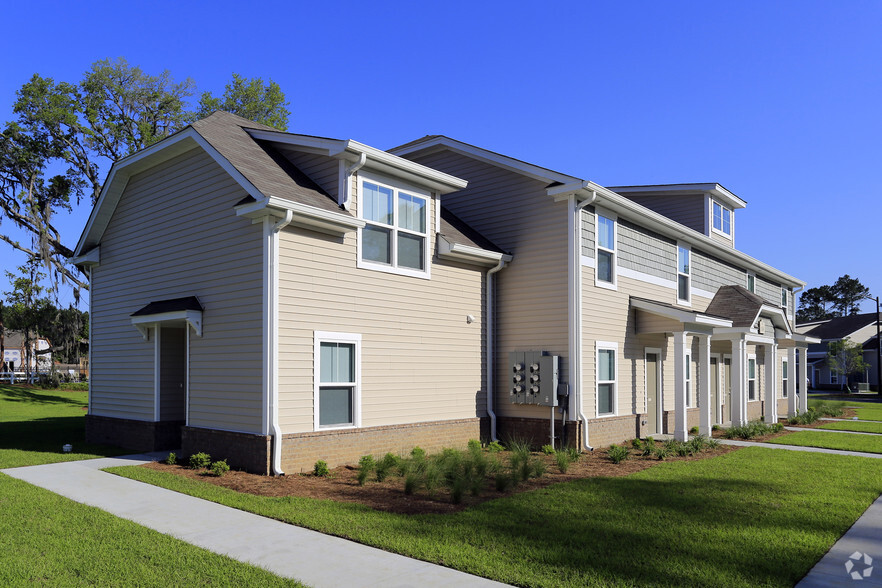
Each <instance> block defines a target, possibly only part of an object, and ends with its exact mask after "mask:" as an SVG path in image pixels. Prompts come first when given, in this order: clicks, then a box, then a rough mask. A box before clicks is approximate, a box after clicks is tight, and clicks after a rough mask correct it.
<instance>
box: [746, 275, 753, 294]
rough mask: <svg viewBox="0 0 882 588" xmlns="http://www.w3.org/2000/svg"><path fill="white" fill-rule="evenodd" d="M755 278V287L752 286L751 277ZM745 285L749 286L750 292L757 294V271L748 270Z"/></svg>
mask: <svg viewBox="0 0 882 588" xmlns="http://www.w3.org/2000/svg"><path fill="white" fill-rule="evenodd" d="M751 278H753V288H751V287H750V279H751ZM745 282H746V283H745V284H744V287H745V288H747V291H748V292H753V293H754V294H756V273H754V272H747V277H746V278H745Z"/></svg>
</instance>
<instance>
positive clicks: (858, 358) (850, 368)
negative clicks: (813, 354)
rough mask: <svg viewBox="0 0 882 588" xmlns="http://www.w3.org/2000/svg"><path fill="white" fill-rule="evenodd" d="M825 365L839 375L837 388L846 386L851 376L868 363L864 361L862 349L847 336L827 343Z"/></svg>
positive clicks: (867, 365)
mask: <svg viewBox="0 0 882 588" xmlns="http://www.w3.org/2000/svg"><path fill="white" fill-rule="evenodd" d="M827 365H828V366H830V371H831V372H833V373H834V374H836V375H838V376H840V378H839V389H840V390H841V389H842V387H843V386H848V380H849V378H850V377H851V376H853V375H856V374H861V373H863V372H864V371H865V370H866V369H867V368H868V367H869V364H867V362H865V361H864V349H863V347H862V346H861V344H860V343H854V342H852V341H851V339H849V338H848V337H845V338H844V339H840V340H838V341H830V343H828V344H827Z"/></svg>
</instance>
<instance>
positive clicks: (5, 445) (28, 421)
mask: <svg viewBox="0 0 882 588" xmlns="http://www.w3.org/2000/svg"><path fill="white" fill-rule="evenodd" d="M88 402H89V400H88V393H87V392H62V391H58V390H38V389H36V388H20V387H18V386H3V385H0V468H11V467H18V466H23V465H37V464H43V463H54V462H58V461H73V460H78V459H90V458H93V457H107V456H111V455H122V454H124V453H131V451H123V450H121V449H119V448H118V447H111V446H109V445H93V444H88V443H86V437H85V425H84V422H85V421H84V419H83V415H85V414H86V410H85V409H86V407H87V406H88ZM65 443H70V444H71V445H73V451H74V452H72V453H63V452H62V449H61V448H62V446H63V445H64V444H65Z"/></svg>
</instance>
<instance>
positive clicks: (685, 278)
mask: <svg viewBox="0 0 882 588" xmlns="http://www.w3.org/2000/svg"><path fill="white" fill-rule="evenodd" d="M690 254H691V251H690V250H689V247H685V246H683V245H678V246H677V302H680V303H685V304H689V301H690V300H691V298H690V289H691V288H690V286H691V284H690V276H691V275H692V271H691V267H690V265H689V256H690Z"/></svg>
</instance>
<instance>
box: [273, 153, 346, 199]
mask: <svg viewBox="0 0 882 588" xmlns="http://www.w3.org/2000/svg"><path fill="white" fill-rule="evenodd" d="M278 149H279V150H280V151H281V152H282V153H283V154H284V155H285V157H287V158H288V159H289V160H290V161H291V163H293V164H294V165H296V166H297V169H299V170H300V171H302V172H303V173H305V174H306V175H307V176H309V178H310V179H311V180H312V181H313V182H315V183H316V184H318V185H319V186H321V188H322V189H323V190H324V191H325V192H327V193H328V194H330V195H331V196H333V197H334V198H338V200H337V201H338V202H339V196H338V184H339V182H340V162H339V161H338V160H336V159H331V158H329V157H325V156H324V155H315V154H312V153H303V152H302V151H296V150H294V149H292V148H290V147H279V148H278Z"/></svg>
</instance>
